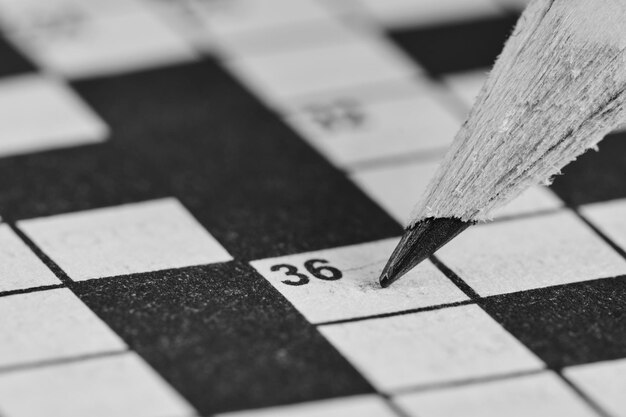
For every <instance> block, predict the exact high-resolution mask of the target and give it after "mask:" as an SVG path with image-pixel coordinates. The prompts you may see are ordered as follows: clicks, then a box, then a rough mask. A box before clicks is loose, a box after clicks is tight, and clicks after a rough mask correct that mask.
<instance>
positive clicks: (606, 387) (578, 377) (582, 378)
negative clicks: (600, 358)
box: [564, 358, 626, 417]
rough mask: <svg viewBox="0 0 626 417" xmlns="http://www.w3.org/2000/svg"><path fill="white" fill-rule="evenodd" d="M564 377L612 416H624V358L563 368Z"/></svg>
mask: <svg viewBox="0 0 626 417" xmlns="http://www.w3.org/2000/svg"><path fill="white" fill-rule="evenodd" d="M564 373H565V375H566V377H567V378H568V379H569V380H571V381H573V382H574V384H575V385H576V386H577V387H579V388H580V389H581V390H582V391H583V392H584V393H585V394H587V395H588V396H589V397H591V399H592V400H594V401H595V402H596V403H597V404H599V405H600V407H601V408H602V409H603V410H606V411H607V412H608V414H610V415H611V416H614V417H626V397H625V396H624V393H625V392H626V358H624V359H617V360H611V361H604V362H596V363H590V364H586V365H578V366H573V367H570V368H565V370H564Z"/></svg>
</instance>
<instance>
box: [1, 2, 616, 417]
mask: <svg viewBox="0 0 626 417" xmlns="http://www.w3.org/2000/svg"><path fill="white" fill-rule="evenodd" d="M523 3H524V2H523V1H515V0H444V1H442V0H420V1H416V0H393V1H391V0H353V1H349V0H342V1H337V0H317V1H314V0H307V1H305V0H298V1H295V0H230V1H220V0H214V1H195V0H187V1H185V0H180V1H167V0H145V1H130V0H115V1H110V0H108V1H104V0H88V1H84V0H54V1H49V2H42V1H37V0H28V1H25V0H0V27H1V28H2V35H1V36H0V129H2V130H1V132H0V133H1V135H0V184H1V186H0V215H1V216H2V223H0V317H2V319H1V320H0V334H2V338H1V341H0V416H2V417H24V416H40V415H46V416H52V415H59V416H69V417H71V416H146V417H157V416H168V417H191V416H208V415H216V414H219V415H224V416H233V417H234V416H241V417H244V416H251V417H252V416H282V415H284V416H292V415H302V416H322V415H324V416H329V415H332V416H357V415H358V416H400V417H407V416H420V417H440V416H441V417H444V416H446V417H454V416H481V417H482V416H501V415H508V416H518V415H519V416H528V415H533V416H556V415H567V416H615V417H619V416H626V402H625V400H624V398H623V395H622V393H623V392H624V390H625V389H626V376H625V375H626V322H625V320H626V312H625V309H626V307H624V306H625V305H626V281H625V280H624V278H623V276H624V275H625V274H626V220H624V219H626V216H625V214H626V185H625V184H626V183H625V182H624V178H625V177H624V176H625V175H626V172H625V168H624V167H626V145H625V144H626V136H625V135H626V133H624V132H614V133H612V134H611V135H609V136H608V137H607V138H606V139H605V140H604V141H603V142H602V143H601V145H600V149H601V151H602V152H600V153H593V152H592V153H589V154H586V155H584V156H583V157H581V158H579V160H578V161H576V162H575V163H573V164H572V165H571V166H569V167H568V168H567V169H566V170H565V173H566V174H567V175H565V176H559V177H557V178H556V180H555V182H554V183H553V184H552V185H551V186H550V188H546V187H543V186H537V187H535V188H532V189H530V190H529V191H527V192H526V193H524V194H523V195H522V196H520V197H519V198H518V199H517V200H515V201H513V202H511V203H510V204H509V205H508V206H506V207H503V208H502V209H500V210H499V211H498V212H497V213H496V214H495V221H494V222H493V223H490V224H486V225H479V226H476V227H474V228H472V229H470V230H468V231H467V232H465V233H464V234H463V235H461V236H460V237H459V238H457V239H456V240H455V241H454V242H452V243H450V244H449V245H448V246H446V247H445V248H443V249H442V250H441V251H439V252H438V253H437V255H436V256H434V257H432V258H431V259H430V260H429V261H427V262H424V264H422V265H420V266H419V267H418V268H416V269H415V270H413V271H411V272H410V273H409V276H407V277H406V278H405V279H403V280H401V281H399V282H398V283H397V284H395V285H393V286H392V287H390V288H388V289H381V288H379V286H378V284H377V283H376V281H377V278H378V275H379V273H380V271H381V269H382V267H383V265H384V262H385V260H386V257H387V256H388V254H389V253H390V252H391V251H392V249H393V247H394V245H395V244H396V242H397V239H398V236H399V235H400V233H401V232H402V228H401V224H402V223H403V222H404V221H405V220H406V218H407V217H408V214H409V212H410V210H411V208H412V205H413V204H414V203H415V201H414V199H415V198H417V196H418V195H419V194H420V192H421V191H423V189H424V187H425V186H426V184H427V182H428V179H429V177H430V176H431V175H432V174H433V172H434V170H435V169H436V167H437V162H438V160H439V158H440V157H441V156H442V154H443V152H445V149H446V147H447V145H448V144H449V143H450V141H451V140H452V138H453V136H454V134H455V132H456V130H457V129H458V127H459V126H460V124H461V123H462V122H463V119H464V116H465V114H466V113H467V111H468V110H469V107H470V105H471V103H472V102H473V100H474V97H475V96H476V95H477V94H478V91H479V90H480V87H481V85H482V82H483V81H484V79H485V76H486V73H487V71H488V68H489V66H490V64H491V63H492V62H493V60H494V59H495V57H496V56H497V54H498V52H499V50H500V49H501V47H502V44H503V42H504V40H505V39H506V37H507V35H508V34H509V33H510V30H511V27H512V25H513V24H514V22H515V21H516V18H517V16H518V15H519V11H520V10H521V8H522V7H523Z"/></svg>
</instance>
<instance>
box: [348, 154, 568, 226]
mask: <svg viewBox="0 0 626 417" xmlns="http://www.w3.org/2000/svg"><path fill="white" fill-rule="evenodd" d="M438 166H439V161H418V162H413V163H404V164H395V165H387V166H383V167H375V168H371V169H364V170H360V171H356V172H354V173H352V174H351V177H352V180H353V181H354V182H355V183H356V184H357V185H359V187H360V188H361V189H362V190H363V191H365V193H366V194H367V195H369V196H370V198H371V199H372V200H374V201H375V202H377V203H378V204H379V205H380V206H381V207H382V208H384V209H385V211H387V213H389V214H390V215H391V216H392V217H393V218H394V219H396V220H397V221H398V222H400V223H401V224H407V223H408V220H409V217H410V215H411V213H412V212H413V208H414V207H415V204H416V203H417V201H418V200H419V199H420V198H421V197H423V194H424V192H425V191H426V188H427V186H428V184H429V182H430V179H431V177H432V176H433V175H434V174H435V172H436V170H437V167H438ZM562 205H563V203H562V202H561V200H559V199H558V197H556V196H555V195H554V194H553V193H552V191H550V190H549V189H547V188H545V187H539V186H535V187H530V188H528V189H527V190H526V191H524V192H523V193H522V194H520V195H519V196H518V197H516V198H515V199H514V200H513V201H511V202H510V203H508V204H507V205H505V206H503V207H501V208H498V209H496V210H494V211H493V213H492V215H493V218H494V219H500V218H503V217H512V216H517V215H522V214H530V213H538V212H542V211H548V210H556V209H558V208H561V207H562Z"/></svg>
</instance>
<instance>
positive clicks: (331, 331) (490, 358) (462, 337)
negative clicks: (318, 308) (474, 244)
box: [319, 305, 544, 392]
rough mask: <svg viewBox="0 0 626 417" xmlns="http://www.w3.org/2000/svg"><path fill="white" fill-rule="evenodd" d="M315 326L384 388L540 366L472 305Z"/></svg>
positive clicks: (538, 367)
mask: <svg viewBox="0 0 626 417" xmlns="http://www.w3.org/2000/svg"><path fill="white" fill-rule="evenodd" d="M319 329H320V331H321V333H322V334H323V335H324V336H325V337H326V338H327V339H328V340H329V341H330V342H331V343H332V344H333V345H334V346H335V347H336V348H337V349H338V350H339V351H340V352H341V353H342V354H343V355H344V356H345V357H346V358H347V359H348V360H349V361H350V362H351V363H352V364H353V365H354V366H355V367H356V368H357V369H358V370H359V371H360V372H361V373H362V374H363V375H364V376H365V377H366V378H367V379H368V380H369V381H370V382H371V383H372V384H373V385H374V386H375V387H377V388H378V389H379V390H382V391H385V392H389V391H394V390H398V389H403V388H404V389H406V388H413V387H420V386H427V385H432V384H440V383H445V382H454V381H463V380H468V379H474V378H480V377H487V376H492V375H503V374H508V373H512V372H519V371H527V370H533V369H540V368H542V367H543V366H544V365H543V363H542V362H541V360H539V359H538V358H537V357H536V356H534V355H533V354H532V353H531V352H530V351H529V350H528V349H527V348H526V347H524V346H523V345H522V344H521V343H520V342H519V341H518V340H517V339H515V338H514V337H513V336H512V335H510V334H509V333H507V332H506V331H505V330H504V329H503V328H502V327H501V326H500V325H499V324H498V323H496V322H495V321H494V320H493V319H492V318H491V317H489V316H488V315H487V313H485V312H484V311H483V310H481V309H480V308H479V307H478V306H476V305H468V306H460V307H450V308H443V309H439V310H434V311H426V312H420V313H414V314H406V315H400V316H394V317H387V318H381V319H371V320H363V321H357V322H352V323H346V324H336V325H328V326H320V327H319Z"/></svg>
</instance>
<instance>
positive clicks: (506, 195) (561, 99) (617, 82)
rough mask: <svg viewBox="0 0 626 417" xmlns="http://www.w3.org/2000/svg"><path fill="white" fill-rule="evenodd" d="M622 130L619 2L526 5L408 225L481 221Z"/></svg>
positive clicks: (624, 55) (622, 15) (623, 36)
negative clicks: (428, 220) (451, 220)
mask: <svg viewBox="0 0 626 417" xmlns="http://www.w3.org/2000/svg"><path fill="white" fill-rule="evenodd" d="M625 120H626V0H534V1H533V2H532V3H531V4H530V5H529V6H528V8H527V9H526V11H525V12H524V13H523V15H522V17H521V18H520V20H519V21H518V23H517V26H516V28H515V30H514V32H513V34H512V36H511V38H510V39H509V40H508V42H507V44H506V46H505V48H504V50H503V52H502V54H501V55H500V57H499V58H498V61H497V62H496V64H495V66H494V69H493V71H492V72H491V74H490V76H489V78H488V80H487V82H486V84H485V86H484V87H483V89H482V91H481V93H480V94H479V97H478V99H477V102H476V104H475V105H474V107H473V109H472V111H471V112H470V115H469V116H468V120H467V121H466V122H465V123H464V125H463V126H462V128H461V129H460V131H459V132H458V134H457V136H456V138H455V140H454V143H453V144H452V146H451V148H450V150H449V151H448V153H447V155H446V156H445V158H444V160H443V162H442V164H441V166H440V167H439V170H438V172H437V173H436V174H435V177H434V178H433V180H432V181H431V183H430V185H429V187H428V189H427V191H426V193H425V194H424V196H423V198H422V199H421V201H420V202H419V203H418V205H417V206H416V208H415V210H414V213H413V215H412V217H411V219H410V224H409V226H411V225H415V223H417V222H419V221H421V220H423V219H426V218H433V217H434V218H441V217H443V218H457V219H461V220H463V221H481V220H488V219H489V212H490V211H491V210H492V209H493V208H495V207H498V206H500V205H502V204H504V203H505V202H507V201H509V200H511V199H512V198H514V197H515V196H517V195H518V194H519V193H520V192H522V191H523V190H524V189H526V188H527V187H528V186H530V185H534V184H539V183H548V182H549V180H550V178H551V177H552V176H554V175H555V174H557V173H559V171H560V170H561V168H563V167H564V166H565V165H566V164H567V163H568V162H570V161H572V160H574V159H576V157H577V156H579V155H580V154H581V153H583V152H584V151H585V150H587V149H589V148H593V147H595V145H596V144H597V142H599V141H600V140H601V139H602V137H604V135H605V134H607V133H608V132H610V131H611V130H612V129H614V128H615V127H617V126H618V125H620V124H621V123H622V122H623V121H625Z"/></svg>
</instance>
